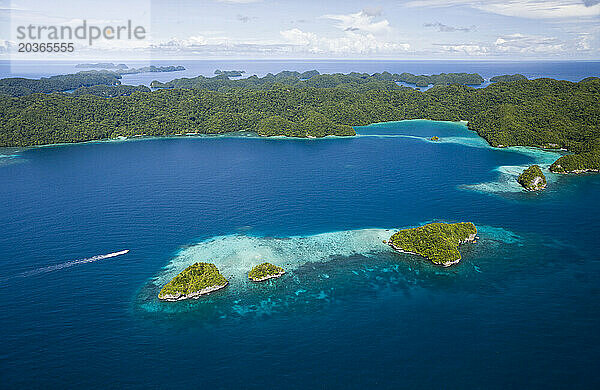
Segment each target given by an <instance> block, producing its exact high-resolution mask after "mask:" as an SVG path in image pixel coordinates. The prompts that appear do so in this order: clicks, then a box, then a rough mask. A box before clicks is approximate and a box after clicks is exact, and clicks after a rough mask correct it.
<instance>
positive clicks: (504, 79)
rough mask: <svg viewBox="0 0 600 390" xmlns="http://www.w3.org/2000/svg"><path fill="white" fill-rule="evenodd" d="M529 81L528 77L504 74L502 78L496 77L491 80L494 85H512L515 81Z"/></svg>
mask: <svg viewBox="0 0 600 390" xmlns="http://www.w3.org/2000/svg"><path fill="white" fill-rule="evenodd" d="M522 80H527V77H525V76H523V75H522V74H518V73H517V74H503V75H502V76H494V77H492V78H491V79H490V81H491V82H492V83H499V82H504V83H512V82H513V81H522Z"/></svg>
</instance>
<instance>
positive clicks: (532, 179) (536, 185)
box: [517, 165, 547, 191]
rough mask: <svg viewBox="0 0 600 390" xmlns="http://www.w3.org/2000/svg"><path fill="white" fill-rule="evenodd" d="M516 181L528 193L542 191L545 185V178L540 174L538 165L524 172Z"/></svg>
mask: <svg viewBox="0 0 600 390" xmlns="http://www.w3.org/2000/svg"><path fill="white" fill-rule="evenodd" d="M517 181H518V182H519V184H520V185H522V186H523V188H525V189H526V190H528V191H539V190H543V189H544V188H546V184H547V182H546V176H544V174H543V173H542V170H541V169H540V167H539V165H532V166H530V167H529V168H527V169H526V170H524V171H523V173H521V174H520V175H519V178H518V179H517Z"/></svg>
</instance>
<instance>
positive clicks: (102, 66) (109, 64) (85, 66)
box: [75, 62, 129, 69]
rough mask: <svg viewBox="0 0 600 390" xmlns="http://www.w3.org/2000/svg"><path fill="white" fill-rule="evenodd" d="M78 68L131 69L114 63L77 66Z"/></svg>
mask: <svg viewBox="0 0 600 390" xmlns="http://www.w3.org/2000/svg"><path fill="white" fill-rule="evenodd" d="M75 67H76V68H87V69H129V67H128V66H127V65H125V64H114V63H112V62H97V63H91V64H77V65H75Z"/></svg>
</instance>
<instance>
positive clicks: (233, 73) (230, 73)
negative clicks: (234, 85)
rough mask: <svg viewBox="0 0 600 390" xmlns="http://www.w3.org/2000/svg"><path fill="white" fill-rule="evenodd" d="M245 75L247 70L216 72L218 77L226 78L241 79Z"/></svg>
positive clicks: (218, 70) (219, 70)
mask: <svg viewBox="0 0 600 390" xmlns="http://www.w3.org/2000/svg"><path fill="white" fill-rule="evenodd" d="M244 73H246V71H245V70H221V69H217V70H215V74H216V75H223V76H226V77H241V76H243V75H244Z"/></svg>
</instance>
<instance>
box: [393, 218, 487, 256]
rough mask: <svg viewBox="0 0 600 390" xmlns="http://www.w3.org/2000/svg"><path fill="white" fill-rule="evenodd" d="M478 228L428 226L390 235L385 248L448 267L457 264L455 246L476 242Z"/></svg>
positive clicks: (467, 225) (473, 226)
mask: <svg viewBox="0 0 600 390" xmlns="http://www.w3.org/2000/svg"><path fill="white" fill-rule="evenodd" d="M476 236H477V228H476V227H475V225H474V224H472V223H471V222H459V223H438V222H436V223H429V224H427V225H423V226H421V227H417V228H412V229H404V230H400V231H399V232H397V233H395V234H394V235H392V236H391V237H390V239H389V241H388V245H390V246H391V247H392V248H394V249H395V250H396V251H398V252H402V253H410V254H415V255H420V256H423V257H425V258H426V259H429V260H431V262H432V263H433V264H437V265H442V266H444V267H448V266H450V265H452V264H456V263H458V262H459V261H460V259H461V255H460V252H459V251H458V246H459V245H460V244H464V243H466V242H475V240H476V239H477V237H476Z"/></svg>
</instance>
